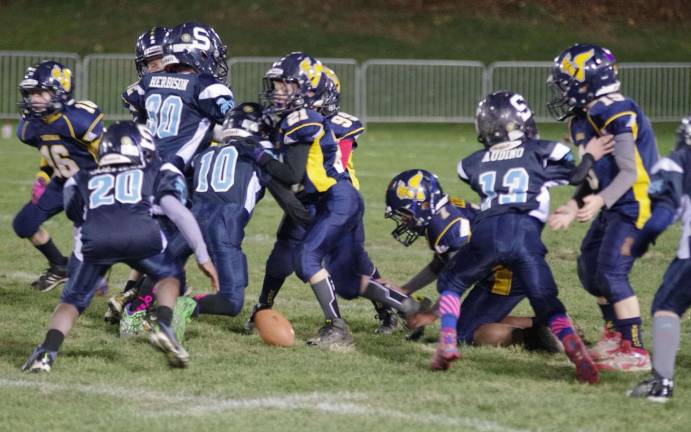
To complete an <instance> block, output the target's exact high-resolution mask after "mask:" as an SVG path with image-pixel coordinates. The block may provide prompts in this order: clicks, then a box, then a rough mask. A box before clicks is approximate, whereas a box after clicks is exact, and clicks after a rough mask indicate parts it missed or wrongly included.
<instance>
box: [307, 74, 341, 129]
mask: <svg viewBox="0 0 691 432" xmlns="http://www.w3.org/2000/svg"><path fill="white" fill-rule="evenodd" d="M324 73H326V77H327V78H328V80H327V81H326V85H325V87H324V92H323V93H322V97H321V99H320V100H318V101H316V102H315V103H314V105H315V107H317V108H318V109H319V112H320V113H321V114H322V115H323V116H324V117H327V118H328V117H331V116H333V115H335V114H337V113H338V112H339V111H340V110H341V81H340V80H339V79H338V75H336V72H334V71H333V70H332V69H331V68H329V67H326V66H324Z"/></svg>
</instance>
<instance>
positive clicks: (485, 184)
mask: <svg viewBox="0 0 691 432" xmlns="http://www.w3.org/2000/svg"><path fill="white" fill-rule="evenodd" d="M496 179H497V172H496V171H486V172H484V173H482V174H480V176H479V177H478V181H479V182H480V187H481V188H482V194H483V195H485V199H484V200H482V204H480V210H487V209H488V208H490V207H492V201H493V200H494V199H495V198H496V197H497V192H496V190H495V188H494V185H495V182H496ZM529 182H530V176H529V175H528V171H526V170H525V168H511V169H510V170H508V171H507V172H506V174H504V179H503V180H502V186H503V187H505V188H508V189H509V192H508V193H500V194H499V204H500V205H501V204H513V203H524V202H526V201H527V200H528V194H527V191H528V184H529Z"/></svg>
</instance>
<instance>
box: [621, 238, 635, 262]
mask: <svg viewBox="0 0 691 432" xmlns="http://www.w3.org/2000/svg"><path fill="white" fill-rule="evenodd" d="M634 241H635V239H634V238H633V237H630V236H629V237H626V238H625V239H624V243H622V244H621V249H620V250H619V253H621V254H622V255H623V256H626V257H629V256H631V247H632V246H633V242H634Z"/></svg>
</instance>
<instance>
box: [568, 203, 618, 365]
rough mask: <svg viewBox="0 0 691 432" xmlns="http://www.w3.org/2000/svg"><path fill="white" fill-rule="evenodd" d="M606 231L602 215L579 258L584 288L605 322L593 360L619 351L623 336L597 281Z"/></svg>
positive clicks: (584, 244) (584, 239)
mask: <svg viewBox="0 0 691 432" xmlns="http://www.w3.org/2000/svg"><path fill="white" fill-rule="evenodd" d="M605 229H606V221H605V217H604V215H603V214H601V215H599V216H598V217H596V218H595V219H594V220H593V222H592V224H591V225H590V228H589V229H588V232H587V233H586V235H585V237H584V238H583V241H582V242H581V250H580V255H579V256H578V278H579V279H580V281H581V285H582V286H583V288H585V290H586V291H588V292H589V293H590V294H591V295H593V296H594V297H595V299H596V301H597V305H598V307H599V308H600V313H601V314H602V320H603V321H604V328H603V331H602V337H601V338H600V340H599V341H598V342H597V343H595V344H594V345H593V346H592V347H591V349H590V353H591V355H592V357H593V359H598V358H600V357H604V356H606V353H608V352H609V351H612V350H615V349H617V348H618V347H619V344H620V343H621V334H620V333H619V332H618V331H617V329H616V327H615V325H614V321H615V320H616V315H615V313H614V306H613V305H612V304H610V303H609V301H608V300H607V299H606V298H605V294H604V293H603V291H602V288H601V286H600V284H599V282H598V279H597V271H598V257H599V254H600V249H601V247H602V239H603V237H604V235H605Z"/></svg>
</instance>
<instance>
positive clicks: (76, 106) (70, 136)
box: [12, 61, 103, 291]
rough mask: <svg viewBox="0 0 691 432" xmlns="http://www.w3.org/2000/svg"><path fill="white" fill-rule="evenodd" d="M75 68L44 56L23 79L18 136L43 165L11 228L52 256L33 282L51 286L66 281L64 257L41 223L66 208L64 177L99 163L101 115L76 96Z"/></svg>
mask: <svg viewBox="0 0 691 432" xmlns="http://www.w3.org/2000/svg"><path fill="white" fill-rule="evenodd" d="M73 88H74V82H73V80H72V71H71V70H70V69H68V68H66V67H65V66H63V65H62V64H60V63H57V62H54V61H44V62H42V63H39V64H37V65H35V66H33V67H30V68H28V69H27V70H26V74H25V75H24V79H23V80H22V81H21V83H20V84H19V91H20V93H21V95H22V105H21V106H22V117H21V119H20V121H19V124H18V125H17V137H18V138H19V140H20V141H22V142H23V143H26V144H28V145H30V146H32V147H35V148H36V149H37V150H38V151H39V152H40V154H41V163H40V166H41V170H40V171H39V172H38V174H37V175H36V180H35V181H34V184H33V187H32V190H31V201H30V202H28V203H27V204H26V205H24V207H23V208H22V209H21V210H20V211H19V213H17V215H16V216H15V218H14V221H13V222H12V227H13V228H14V232H15V233H16V234H17V236H19V237H21V238H26V239H28V240H29V241H30V242H31V244H32V245H33V246H34V247H35V248H36V249H37V250H38V251H39V252H41V254H43V256H45V258H46V259H47V260H48V269H47V270H46V271H45V272H44V273H43V274H42V275H41V276H40V277H39V278H38V279H37V280H35V281H33V282H32V283H31V286H32V287H33V288H35V289H37V290H39V291H49V290H51V289H53V288H55V287H56V286H57V285H59V284H61V283H62V282H64V281H65V280H67V257H65V256H64V255H63V254H62V253H61V252H60V250H59V249H58V247H57V246H56V245H55V243H53V240H52V239H51V237H50V234H48V231H46V230H45V229H44V228H43V227H42V224H43V223H44V222H45V221H47V220H48V219H50V218H52V217H53V216H55V215H56V214H58V213H60V212H61V211H62V210H63V202H62V190H63V186H64V184H65V182H66V181H67V180H68V179H69V178H70V177H72V176H73V175H75V174H76V173H77V172H78V171H79V170H80V169H86V170H88V169H93V168H95V167H96V153H97V151H98V142H99V140H100V138H101V135H102V134H103V121H102V120H103V114H102V113H101V111H100V110H99V109H98V107H97V106H96V105H94V104H93V103H92V102H89V101H77V102H75V100H74V99H73V98H72V90H73Z"/></svg>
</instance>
